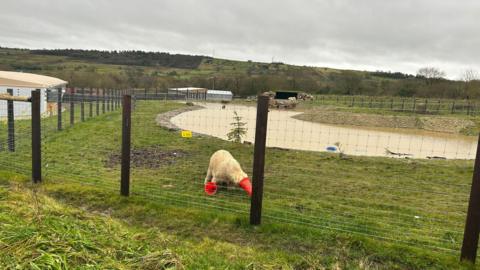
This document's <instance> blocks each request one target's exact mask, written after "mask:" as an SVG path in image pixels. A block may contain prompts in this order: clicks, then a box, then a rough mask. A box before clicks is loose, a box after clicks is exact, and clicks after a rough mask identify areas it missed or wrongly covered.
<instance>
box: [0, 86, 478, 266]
mask: <svg viewBox="0 0 480 270" xmlns="http://www.w3.org/2000/svg"><path fill="white" fill-rule="evenodd" d="M59 91H61V90H59ZM82 91H86V92H83V93H82ZM87 91H90V92H87ZM87 93H88V94H87ZM107 93H108V94H107ZM129 94H131V92H129V93H125V91H122V92H119V91H118V90H101V91H100V89H95V90H93V89H90V90H87V89H73V90H71V92H70V93H66V95H64V96H63V98H64V99H62V94H61V93H60V94H59V95H58V96H57V97H56V100H57V104H58V107H59V108H57V113H58V114H59V115H58V117H57V119H58V120H57V123H55V118H53V120H54V121H53V122H52V124H57V125H56V127H57V129H58V130H62V128H64V127H63V126H62V113H65V112H68V111H67V110H63V109H65V108H62V107H64V106H63V105H67V106H66V107H69V106H68V103H70V107H69V108H68V109H69V110H70V111H69V113H70V120H71V123H72V125H73V124H75V123H76V121H79V119H80V121H81V120H82V119H83V120H84V121H88V119H89V117H91V116H93V111H92V110H93V107H92V106H93V105H94V104H93V103H95V107H96V108H95V109H96V112H97V115H99V114H100V111H101V110H100V103H102V105H103V106H102V108H103V111H107V110H108V111H112V110H115V109H116V108H118V107H122V123H123V124H122V128H121V129H120V128H118V130H119V134H120V133H121V135H122V137H121V140H118V141H117V140H115V141H117V142H120V141H121V151H119V149H114V150H113V151H114V152H116V153H117V154H119V155H118V156H119V157H120V159H121V163H120V166H119V167H120V171H121V175H118V176H119V177H118V176H117V175H115V174H114V175H115V177H116V178H115V179H116V181H115V182H112V186H114V187H115V190H116V191H115V192H116V193H118V189H119V187H118V184H119V183H118V179H119V178H120V194H121V195H123V196H129V195H130V196H132V194H133V195H135V192H133V191H132V193H131V192H130V191H131V189H130V174H131V171H130V169H131V168H130V165H131V161H132V160H130V159H131V156H132V150H131V141H132V137H133V139H134V140H135V134H133V136H132V134H131V129H132V126H135V125H136V122H135V121H133V123H132V118H131V114H132V108H133V104H132V100H131V99H132V98H133V99H134V100H135V99H136V97H135V95H133V96H131V95H129ZM92 96H93V97H92ZM153 96H154V98H153V99H152V100H145V101H146V102H151V101H153V100H159V99H156V98H155V97H158V96H160V94H159V93H155V95H153ZM120 97H121V98H122V102H121V103H120V102H119V101H120ZM141 97H143V98H147V99H148V97H149V94H148V93H147V94H145V92H142V93H141ZM164 97H166V96H164ZM37 98H38V97H37V94H34V93H32V99H31V100H30V101H32V123H31V124H32V180H33V181H34V182H39V181H41V176H42V172H41V169H42V167H41V160H42V155H41V154H42V152H41V150H42V149H41V141H40V139H41V138H42V137H41V136H42V135H43V134H42V133H40V129H41V128H43V127H44V126H42V125H40V121H41V119H40V114H39V113H38V115H33V114H34V111H36V110H38V111H39V106H38V104H39V103H38V104H37V105H35V104H34V102H33V100H35V99H37ZM0 99H2V98H1V97H0ZM9 99H11V97H10V96H8V97H6V98H5V99H3V100H7V101H8V100H9ZM38 100H39V99H38ZM23 101H29V100H28V98H27V100H23ZM85 102H89V103H90V104H89V105H90V106H89V110H88V112H87V111H86V110H85V109H83V110H82V109H81V107H82V106H85V105H81V104H84V103H85ZM351 102H352V103H353V104H356V103H357V102H358V100H357V99H355V100H351ZM62 103H66V104H62ZM77 104H79V106H78V105H77ZM145 104H151V103H145ZM429 104H430V102H429ZM75 105H77V106H75ZM106 105H108V109H107V106H106ZM120 105H123V106H120ZM412 105H413V106H415V107H416V108H418V106H419V105H418V103H416V102H413V103H412ZM12 106H13V105H12ZM139 106H141V105H139ZM389 107H390V108H392V107H395V105H392V103H390V104H389ZM37 108H38V109H37ZM75 108H77V112H76V113H77V114H75ZM90 108H92V109H91V110H90ZM105 109H107V110H105ZM137 109H142V108H141V107H140V108H137ZM143 109H144V108H143ZM218 109H219V110H220V108H218ZM79 110H80V112H79ZM82 111H83V113H82ZM90 111H92V113H90ZM82 114H84V115H83V116H82ZM75 116H76V117H75ZM87 116H88V117H87ZM268 117H269V114H268V97H264V96H259V97H258V103H257V111H256V125H255V145H254V149H253V150H254V156H253V170H252V171H253V174H252V180H253V181H252V184H253V185H252V186H253V194H252V198H251V200H250V224H252V225H258V224H261V221H262V208H263V217H264V218H265V217H268V215H270V214H271V212H268V211H270V210H271V208H270V209H269V208H268V207H269V206H270V205H268V204H269V203H271V202H269V200H270V199H272V197H274V196H280V195H281V196H285V198H290V197H288V196H291V198H292V199H293V198H294V196H295V193H291V194H290V192H291V190H288V189H285V190H283V191H286V193H289V194H286V195H284V194H282V193H277V194H273V195H272V194H268V191H272V189H269V188H271V187H269V184H271V182H270V181H268V177H269V175H268V173H269V171H268V170H267V174H266V176H267V181H265V183H267V184H266V185H265V189H266V192H267V193H266V194H264V177H265V176H264V168H265V151H266V141H267V124H268V127H269V128H272V127H276V128H278V129H282V128H283V127H282V126H281V125H279V123H278V122H276V120H275V119H269V118H268ZM12 119H13V118H12ZM64 120H65V119H64ZM12 121H13V120H12ZM65 121H68V118H67V120H65ZM208 121H212V120H211V119H208ZM212 122H213V121H212ZM149 123H150V122H149ZM274 124H277V126H275V125H274ZM9 127H10V125H9ZM12 127H13V125H12ZM80 127H81V126H79V128H80ZM115 128H116V127H115ZM292 129H293V131H295V127H293V128H292ZM9 130H10V128H9ZM268 130H270V129H268ZM42 131H43V129H42ZM120 131H121V132H120ZM9 138H10V136H9ZM34 138H35V139H34ZM34 140H36V141H34ZM72 141H73V140H72ZM9 149H10V148H9ZM133 150H135V147H133ZM107 151H110V149H105V153H109V152H107ZM35 152H38V153H39V154H38V153H35ZM102 154H103V153H102ZM476 154H477V159H476V160H475V172H474V176H473V180H472V186H471V195H470V202H469V208H468V216H467V222H466V223H465V232H464V235H463V236H464V239H463V245H462V251H461V259H462V260H469V261H472V262H474V261H475V257H476V252H477V250H476V249H477V245H478V235H479V233H478V228H479V223H480V211H479V208H478V206H479V204H480V200H479V195H480V184H479V182H480V180H479V179H480V177H479V174H480V169H479V168H480V158H479V155H480V154H479V150H478V148H477V153H476ZM249 155H250V154H249ZM34 160H35V162H34ZM279 165H281V166H287V167H288V165H289V164H279ZM37 166H38V167H37ZM51 166H54V165H51ZM291 167H293V166H291ZM44 168H46V167H44ZM81 169H88V168H81ZM294 169H298V168H293V169H292V170H290V171H289V172H288V173H289V176H290V174H291V175H292V176H295V174H296V173H298V172H296V171H295V170H294ZM300 169H302V170H312V171H315V170H314V168H300ZM272 170H274V168H272ZM112 171H113V170H112ZM47 173H48V172H47ZM107 173H109V172H107ZM302 177H303V176H302ZM98 178H100V177H98ZM196 180H198V179H196ZM97 183H98V182H97ZM132 183H133V185H132V188H133V189H134V188H135V186H136V185H137V184H138V183H137V181H136V179H134V181H132ZM157 184H158V183H152V185H157ZM388 188H390V187H386V189H388ZM147 191H148V190H147ZM164 192H165V194H168V196H170V197H169V198H170V199H171V200H172V201H175V200H176V196H177V195H178V194H179V193H175V191H168V190H167V189H166V190H165V191H164ZM387 192H389V191H387ZM413 192H416V191H413ZM154 195H155V194H153V195H152V196H154ZM183 195H185V198H188V196H189V194H183ZM229 196H232V197H234V196H236V195H235V194H230V195H229ZM264 196H265V197H264ZM204 197H205V198H202V200H204V201H203V202H204V203H208V202H211V201H212V200H210V198H208V197H206V196H204ZM237 197H238V196H237ZM264 198H265V200H264ZM179 200H180V199H177V201H179ZM225 201H226V202H230V201H227V200H225ZM183 203H186V204H192V205H195V204H196V203H198V202H197V201H193V200H192V201H184V202H183ZM232 203H233V202H232ZM289 203H290V202H289ZM198 205H201V204H198ZM214 207H218V208H219V209H222V208H220V207H225V205H221V204H220V206H218V205H214ZM289 207H290V206H289ZM291 207H295V209H296V210H298V211H297V212H296V213H295V215H294V214H291V215H290V214H288V215H287V213H281V215H279V216H278V217H276V220H288V219H289V218H291V219H292V218H297V220H295V222H296V224H305V225H309V226H312V227H315V226H318V227H321V225H323V223H321V222H322V221H319V220H321V219H322V218H324V217H325V216H318V212H314V211H313V210H311V209H309V208H308V205H307V206H304V205H294V206H291ZM308 211H311V212H312V213H314V214H316V215H317V216H314V217H309V216H308V215H307V214H306V213H308ZM385 211H388V209H386V210H385ZM240 213H242V214H243V213H248V212H247V211H245V212H240ZM354 213H355V212H354ZM339 214H341V213H339ZM347 214H350V213H347ZM389 215H390V213H389ZM312 216H313V215H312ZM309 218H311V219H310V220H309ZM314 218H316V219H315V220H314ZM414 218H415V220H416V217H414ZM312 220H314V221H316V222H318V223H314V222H312ZM415 220H414V222H416V221H415ZM309 222H310V223H309ZM329 222H330V224H327V225H328V226H333V225H332V224H334V225H335V226H337V228H336V229H339V230H340V231H345V232H349V228H350V227H347V226H349V225H348V224H341V223H339V222H338V220H337V219H332V220H331V221H329ZM335 222H338V223H335ZM394 222H398V223H400V222H399V221H395V220H394ZM459 223H460V222H459ZM401 225H402V224H400V225H399V226H401ZM462 225H463V224H462ZM352 226H353V225H352ZM322 228H323V227H322ZM327 228H328V227H327ZM455 228H456V227H455ZM415 229H416V228H413V230H415ZM441 229H443V228H439V230H441ZM448 233H449V232H448V231H447V232H446V233H445V235H446V236H447V237H448V236H449V234H448ZM379 238H380V237H379ZM440 240H445V239H440Z"/></svg>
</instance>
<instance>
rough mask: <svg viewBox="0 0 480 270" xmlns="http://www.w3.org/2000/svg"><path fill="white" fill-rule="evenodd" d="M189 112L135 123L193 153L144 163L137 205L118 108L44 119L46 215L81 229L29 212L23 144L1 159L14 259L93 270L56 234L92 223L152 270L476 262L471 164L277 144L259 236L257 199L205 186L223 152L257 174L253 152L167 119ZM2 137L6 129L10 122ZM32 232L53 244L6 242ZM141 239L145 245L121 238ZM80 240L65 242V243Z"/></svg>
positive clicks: (137, 137) (138, 116) (151, 113)
mask: <svg viewBox="0 0 480 270" xmlns="http://www.w3.org/2000/svg"><path fill="white" fill-rule="evenodd" d="M181 106H182V105H181V104H179V103H168V102H167V103H163V102H155V101H148V102H140V101H139V102H137V106H136V108H135V111H134V113H133V116H132V126H133V127H132V128H133V130H132V145H133V148H134V149H143V148H146V147H152V146H155V147H158V148H159V149H162V150H182V151H183V152H184V153H185V156H183V157H182V158H179V159H178V160H176V162H174V163H172V164H168V165H162V166H160V167H159V168H141V167H140V168H139V167H133V168H132V172H131V174H132V180H131V182H132V184H131V197H129V198H122V197H120V196H119V195H118V193H119V175H120V172H119V165H116V166H114V167H109V166H106V162H107V161H108V159H109V156H110V155H111V154H114V153H119V150H120V139H121V136H120V135H121V134H120V129H121V118H120V116H121V115H120V112H119V111H115V112H111V113H107V114H104V115H101V116H99V117H96V118H93V119H88V120H87V121H86V122H84V123H79V124H76V125H75V126H74V127H71V128H66V129H65V130H64V131H61V132H54V131H53V130H54V128H55V125H56V122H55V119H54V118H47V119H44V121H43V127H44V129H45V130H51V131H48V132H46V133H45V134H44V138H43V142H42V146H43V170H44V172H43V174H44V178H45V181H44V183H43V184H42V185H41V188H40V191H39V196H40V197H41V200H42V202H47V203H46V204H47V205H49V204H52V205H57V206H56V207H55V208H58V209H60V210H57V212H55V211H50V210H49V209H50V206H46V207H45V208H46V209H47V210H42V211H45V214H44V218H45V219H44V220H49V219H54V220H55V222H58V224H61V223H62V222H64V223H65V224H72V226H76V227H75V228H77V229H72V230H68V229H65V230H67V231H68V232H67V231H65V230H64V227H62V226H61V225H58V224H57V226H53V228H57V229H58V231H50V228H49V226H48V224H49V223H45V224H44V223H42V222H43V221H41V222H40V223H39V224H38V225H37V224H36V223H33V222H29V218H28V216H32V215H33V214H34V213H36V212H38V211H37V210H35V208H32V209H30V208H28V207H27V206H28V205H35V204H34V202H35V200H33V199H32V198H30V197H31V196H30V197H29V196H27V195H28V194H29V192H31V191H30V190H31V187H30V186H29V185H28V184H26V183H25V181H26V179H27V178H28V177H29V166H30V165H29V164H30V163H29V162H30V159H29V158H30V157H29V139H28V136H23V137H20V138H19V140H18V144H19V145H18V151H17V152H16V153H6V152H1V153H0V179H2V182H3V183H4V185H5V186H6V187H5V188H4V190H3V191H2V198H4V197H5V198H7V199H6V200H2V203H1V207H4V208H8V209H10V210H8V213H9V214H7V216H13V217H15V216H16V217H17V219H18V220H21V222H19V224H20V225H19V228H22V229H21V230H20V229H19V230H15V229H8V228H3V227H0V228H1V232H0V233H2V234H1V235H2V238H1V239H0V243H1V244H2V245H5V247H10V246H12V245H14V246H15V247H16V248H17V249H18V251H17V253H15V254H19V255H15V256H14V257H13V258H12V261H11V262H10V264H11V265H15V264H20V265H21V262H22V261H23V260H24V259H23V258H28V260H30V261H33V260H34V259H35V258H37V257H38V256H40V255H41V254H40V253H35V252H37V251H38V248H37V246H36V245H37V242H41V241H40V240H45V239H47V240H45V241H46V242H48V243H47V244H44V245H45V246H44V247H45V249H46V250H48V254H49V255H48V256H50V257H54V258H58V261H60V262H63V261H66V264H68V265H69V266H70V268H80V267H82V266H84V265H85V262H84V261H81V260H78V258H76V257H75V256H74V257H71V256H72V255H69V254H70V253H68V252H66V251H65V250H68V249H69V248H72V247H70V246H68V245H66V246H67V248H66V249H58V250H57V249H55V247H56V246H57V243H59V242H55V241H53V240H55V239H57V238H55V237H56V235H69V233H70V232H72V233H73V234H74V235H76V233H75V231H76V230H80V229H78V228H82V226H83V225H82V224H83V222H84V221H85V220H90V219H91V220H93V221H91V222H93V223H92V224H93V225H92V226H93V227H94V228H92V229H88V228H86V229H84V230H83V231H84V233H85V238H84V241H86V242H88V241H91V243H93V244H92V245H93V246H95V247H96V248H100V247H104V246H107V248H102V250H103V249H108V246H109V245H112V246H115V248H114V249H117V248H118V250H122V251H124V252H125V250H124V249H126V250H132V251H131V254H129V256H126V255H125V256H121V255H119V256H120V257H119V260H118V261H119V262H118V263H119V266H118V267H117V268H121V267H126V268H128V267H134V266H135V267H140V266H138V265H140V264H139V263H140V262H141V261H142V260H141V259H140V258H144V257H145V256H149V254H156V255H155V256H163V255H165V254H166V255H165V256H166V257H165V258H166V260H167V261H171V260H173V261H174V262H178V265H180V264H181V265H182V266H184V267H186V268H189V269H203V268H207V267H208V266H211V267H213V268H221V269H223V268H231V269H232V268H233V269H236V268H238V269H244V268H282V267H283V268H296V269H307V268H311V269H315V268H323V267H324V268H337V267H338V268H347V269H376V268H384V269H392V268H399V269H406V268H407V269H412V268H413V269H454V268H469V267H470V266H468V265H461V264H459V263H458V256H459V254H458V251H459V248H460V244H461V240H462V231H463V224H464V220H465V212H466V207H467V205H466V202H467V200H468V194H469V184H470V181H471V174H472V162H471V161H461V160H449V161H441V160H440V161H438V160H437V161H435V160H433V161H432V160H399V159H388V158H367V157H349V158H347V159H343V158H339V157H338V156H336V155H332V154H326V153H316V152H305V151H286V150H280V149H268V151H267V156H266V168H265V170H266V179H265V195H264V209H263V212H264V217H263V224H262V226H260V227H251V226H249V225H248V210H249V201H248V198H247V197H246V195H245V194H244V192H243V191H239V190H220V192H219V193H218V194H217V195H216V196H214V197H208V196H205V195H204V194H203V188H202V183H203V177H204V174H205V171H206V168H207V166H208V158H209V156H210V155H211V153H212V152H214V151H215V150H217V149H220V148H223V149H227V150H229V151H231V152H232V153H234V155H235V157H236V158H237V159H238V160H239V161H240V163H241V164H242V165H243V167H244V168H245V169H246V171H247V173H248V174H249V175H251V170H250V164H252V157H253V148H252V146H248V145H241V144H234V143H229V142H225V141H222V140H219V139H214V138H211V137H203V136H195V137H193V138H191V139H185V138H181V137H180V135H179V133H178V132H174V131H169V130H166V129H164V128H160V127H158V126H157V125H156V124H155V116H156V115H157V114H158V113H161V112H165V111H168V110H172V109H175V108H179V107H181ZM66 115H68V114H66ZM64 118H65V119H68V117H64ZM28 126H29V122H28V121H18V124H17V128H18V130H19V132H20V131H23V132H21V134H24V135H25V134H28ZM0 130H5V128H4V123H3V124H2V126H1V127H0ZM2 136H4V135H3V134H2ZM2 140H4V139H3V138H2ZM26 194H27V195H26ZM9 198H11V199H9ZM12 198H13V199H12ZM32 200H33V201H32ZM16 202H17V203H16ZM16 204H19V205H22V204H24V205H25V206H24V207H15V205H16ZM22 211H24V212H25V211H31V212H28V213H24V212H22ZM32 211H33V212H32ZM3 212H4V211H2V213H3ZM63 212H65V213H64V214H63V215H62V214H60V213H63ZM17 219H16V220H17ZM30 220H31V218H30ZM105 220H111V221H109V222H112V223H114V224H116V225H114V226H112V227H111V229H108V230H101V228H104V227H106V225H105V222H106V221H105ZM97 222H98V224H97ZM10 223H13V221H11V222H10ZM42 224H44V225H42ZM102 224H103V225H102ZM28 226H32V227H28ZM24 227H28V228H29V230H31V231H33V232H35V233H36V234H41V235H45V236H44V237H43V238H41V239H40V240H38V239H37V238H33V240H31V242H28V243H34V244H23V243H24V242H22V241H20V242H8V241H7V240H8V239H10V238H8V237H5V236H3V235H4V233H7V235H8V232H9V231H10V232H12V231H13V233H16V232H17V231H18V233H19V234H21V231H22V230H23V228H24ZM97 227H99V228H97ZM107 227H108V226H107ZM66 228H68V226H67V227H66ZM95 229H98V230H99V231H96V230H95ZM135 233H139V234H145V235H146V236H145V237H143V238H140V239H134V237H125V238H124V239H118V238H116V237H118V236H119V235H123V234H126V235H129V234H130V235H135ZM97 237H98V238H99V239H97ZM109 238H112V239H114V241H113V242H112V244H109V243H105V242H104V241H103V240H102V239H109ZM21 239H23V238H21ZM28 239H32V238H28ZM69 239H70V237H64V238H61V239H60V240H59V241H60V243H62V244H59V245H60V246H62V245H63V243H64V241H68V240H69ZM74 239H75V238H74ZM115 239H118V240H115ZM157 239H167V240H165V241H163V242H162V241H158V242H162V243H163V244H161V245H160V244H158V243H157ZM37 240H38V241H37ZM50 240H51V241H50ZM137 240H138V241H137ZM82 241H83V240H82ZM127 242H128V243H127ZM5 243H6V244H5ZM15 243H17V244H16V245H15ZM125 245H128V247H130V248H127V247H125ZM137 245H138V246H141V247H143V249H142V248H138V246H137ZM62 247H63V246H62ZM166 250H168V251H169V252H166ZM84 252H85V253H84V254H83V255H82V256H84V257H88V258H91V259H90V261H91V262H92V264H93V263H97V265H95V267H97V268H98V269H101V268H109V267H110V265H109V263H112V262H111V260H113V259H112V258H116V257H112V256H113V255H112V254H116V252H112V253H108V252H107V253H102V252H101V251H99V250H98V249H95V248H94V249H85V250H84ZM129 252H130V251H129ZM7 254H10V252H9V251H8V248H1V249H0V256H4V257H6V256H8V255H7ZM23 254H30V255H29V256H30V257H28V256H27V257H22V256H24V255H23ZM32 254H33V255H32ZM37 255H38V256H37ZM152 256H153V255H152ZM28 260H27V261H28ZM132 265H133V266H132ZM95 267H92V268H95ZM115 267H116V266H111V268H115ZM52 269H55V268H52ZM152 269H155V268H152Z"/></svg>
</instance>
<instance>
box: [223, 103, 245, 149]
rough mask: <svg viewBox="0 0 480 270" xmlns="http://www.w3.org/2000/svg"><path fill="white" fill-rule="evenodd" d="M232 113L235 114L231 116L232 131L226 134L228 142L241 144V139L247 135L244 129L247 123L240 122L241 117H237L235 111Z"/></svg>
mask: <svg viewBox="0 0 480 270" xmlns="http://www.w3.org/2000/svg"><path fill="white" fill-rule="evenodd" d="M233 113H234V114H235V115H234V116H233V122H232V123H230V125H231V126H232V129H231V130H230V132H228V133H227V138H228V140H229V141H233V142H237V143H241V142H242V137H243V136H245V134H247V128H246V127H245V125H246V124H247V123H245V122H242V117H241V116H240V115H238V113H237V112H236V111H234V112H233Z"/></svg>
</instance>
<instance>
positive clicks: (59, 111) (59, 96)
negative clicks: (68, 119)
mask: <svg viewBox="0 0 480 270" xmlns="http://www.w3.org/2000/svg"><path fill="white" fill-rule="evenodd" d="M57 130H62V88H58V89H57Z"/></svg>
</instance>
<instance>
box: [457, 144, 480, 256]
mask: <svg viewBox="0 0 480 270" xmlns="http://www.w3.org/2000/svg"><path fill="white" fill-rule="evenodd" d="M478 139H479V140H478V145H477V155H476V157H475V165H474V168H473V177H472V186H471V188H470V199H469V202H468V211H467V220H466V222H465V231H464V234H463V244H462V253H461V255H460V259H461V260H467V261H471V262H473V263H474V262H475V259H476V257H477V248H478V236H479V232H480V135H479V137H478Z"/></svg>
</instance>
